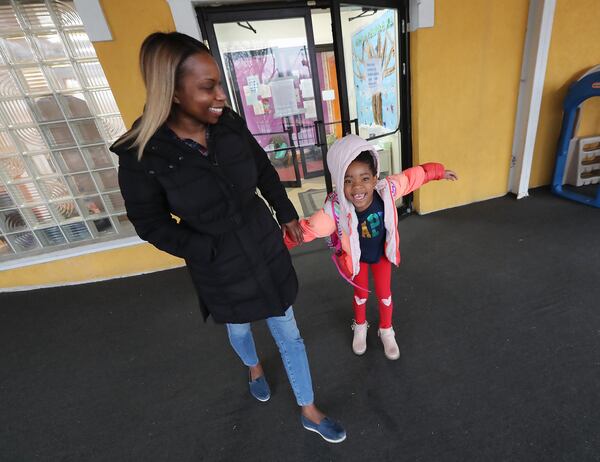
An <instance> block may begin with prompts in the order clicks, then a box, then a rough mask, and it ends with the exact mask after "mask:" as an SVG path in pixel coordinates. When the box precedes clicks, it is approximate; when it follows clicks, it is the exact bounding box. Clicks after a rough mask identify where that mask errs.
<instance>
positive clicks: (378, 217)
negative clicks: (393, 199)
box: [360, 211, 383, 239]
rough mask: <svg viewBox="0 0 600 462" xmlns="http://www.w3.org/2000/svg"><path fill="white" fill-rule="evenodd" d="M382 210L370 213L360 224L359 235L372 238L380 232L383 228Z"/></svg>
mask: <svg viewBox="0 0 600 462" xmlns="http://www.w3.org/2000/svg"><path fill="white" fill-rule="evenodd" d="M382 224H383V211H379V212H375V213H370V214H369V215H368V216H367V218H366V219H365V220H364V221H363V222H362V223H361V224H360V229H361V237H363V238H366V239H372V238H375V237H377V236H379V235H380V234H381V230H382V229H383V226H382Z"/></svg>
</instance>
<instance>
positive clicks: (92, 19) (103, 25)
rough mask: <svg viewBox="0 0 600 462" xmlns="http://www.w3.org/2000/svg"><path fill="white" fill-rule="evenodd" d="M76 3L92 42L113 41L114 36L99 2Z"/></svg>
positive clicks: (93, 0)
mask: <svg viewBox="0 0 600 462" xmlns="http://www.w3.org/2000/svg"><path fill="white" fill-rule="evenodd" d="M74 3H75V9H76V10H77V13H78V14H79V16H80V17H81V20H82V21H83V27H84V28H85V32H86V34H87V35H88V37H89V38H90V40H91V41H92V42H108V41H111V40H112V35H111V33H110V29H109V28H108V23H107V22H106V18H105V17H104V11H102V7H101V6H100V2H99V0H74Z"/></svg>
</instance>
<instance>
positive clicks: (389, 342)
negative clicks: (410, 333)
mask: <svg viewBox="0 0 600 462" xmlns="http://www.w3.org/2000/svg"><path fill="white" fill-rule="evenodd" d="M378 335H379V338H380V339H381V343H383V351H384V353H385V356H386V357H387V359H392V360H393V359H398V358H399V357H400V348H398V344H397V343H396V334H395V333H394V328H393V327H389V328H387V329H379V331H378Z"/></svg>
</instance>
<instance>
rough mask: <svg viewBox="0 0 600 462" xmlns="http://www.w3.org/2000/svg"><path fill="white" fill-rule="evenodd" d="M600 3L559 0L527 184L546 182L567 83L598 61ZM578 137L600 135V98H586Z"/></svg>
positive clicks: (557, 134)
mask: <svg viewBox="0 0 600 462" xmlns="http://www.w3.org/2000/svg"><path fill="white" fill-rule="evenodd" d="M598 24H600V3H599V2H598V0H577V1H572V0H558V1H557V4H556V11H555V14H554V25H553V28H552V40H551V41H550V52H549V56H548V66H547V68H546V80H545V83H544V93H543V96H542V106H541V110H540V119H539V125H538V131H537V136H536V143H535V151H534V156H533V163H532V166H531V178H530V182H529V186H530V187H532V188H533V187H536V186H541V185H546V184H549V183H550V182H551V181H552V174H553V172H554V160H555V158H556V145H557V142H558V137H559V135H560V127H561V122H562V103H563V100H564V98H565V95H566V93H567V88H568V85H569V84H570V83H571V82H573V81H575V80H577V78H578V77H580V76H581V75H582V74H584V73H585V72H586V71H587V70H588V69H589V68H591V67H593V66H596V65H598V64H600V27H598ZM578 135H579V136H592V135H600V98H592V99H589V100H587V101H586V102H585V103H584V104H583V106H582V111H581V121H580V126H579V131H578Z"/></svg>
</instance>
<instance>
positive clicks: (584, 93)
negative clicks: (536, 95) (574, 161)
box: [552, 66, 600, 208]
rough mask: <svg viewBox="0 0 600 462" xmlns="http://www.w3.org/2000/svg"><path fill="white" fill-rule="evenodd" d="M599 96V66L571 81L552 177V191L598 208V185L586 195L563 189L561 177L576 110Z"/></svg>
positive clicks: (573, 127) (599, 190) (572, 134)
mask: <svg viewBox="0 0 600 462" xmlns="http://www.w3.org/2000/svg"><path fill="white" fill-rule="evenodd" d="M594 96H600V66H596V67H594V68H593V69H591V70H590V71H589V72H588V73H587V74H585V75H584V76H583V77H581V78H580V79H579V80H577V81H576V82H574V83H572V84H571V86H570V87H569V91H568V92H567V96H566V97H565V101H564V102H563V110H564V113H563V120H562V127H561V130H560V138H559V141H558V149H557V152H556V166H555V168H554V178H553V179H552V192H554V194H557V195H559V196H562V197H565V198H567V199H571V200H574V201H577V202H581V203H583V204H587V205H591V206H593V207H599V208H600V185H599V187H597V190H596V195H595V196H587V195H584V194H580V193H577V192H575V191H572V190H570V189H563V178H564V173H565V168H566V167H567V156H568V154H569V152H568V151H569V143H570V142H571V139H572V138H573V136H574V135H575V127H576V124H577V117H578V110H579V107H580V106H581V104H582V103H583V102H584V101H585V100H586V99H589V98H592V97H594Z"/></svg>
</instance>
